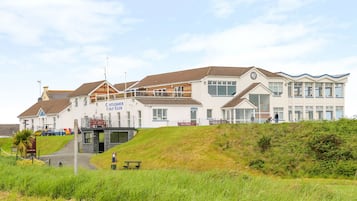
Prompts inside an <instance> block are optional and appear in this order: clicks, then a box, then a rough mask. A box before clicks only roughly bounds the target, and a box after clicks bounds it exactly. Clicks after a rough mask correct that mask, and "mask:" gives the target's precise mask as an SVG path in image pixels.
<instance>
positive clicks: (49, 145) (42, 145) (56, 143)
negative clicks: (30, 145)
mask: <svg viewBox="0 0 357 201" xmlns="http://www.w3.org/2000/svg"><path fill="white" fill-rule="evenodd" d="M73 138H74V136H73V135H66V136H39V137H36V143H37V154H38V153H39V152H40V155H47V154H52V153H54V152H56V151H59V150H60V149H61V148H63V147H64V146H65V145H66V144H67V143H68V142H69V141H71V140H73Z"/></svg>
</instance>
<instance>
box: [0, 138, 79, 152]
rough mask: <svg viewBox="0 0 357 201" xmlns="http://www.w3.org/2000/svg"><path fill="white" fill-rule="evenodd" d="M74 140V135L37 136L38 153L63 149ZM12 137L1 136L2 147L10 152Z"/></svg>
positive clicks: (0, 143) (0, 144)
mask: <svg viewBox="0 0 357 201" xmlns="http://www.w3.org/2000/svg"><path fill="white" fill-rule="evenodd" d="M71 140H73V135H68V136H38V137H36V143H37V146H36V147H37V154H40V155H47V154H52V153H54V152H56V151H59V150H60V149H62V148H63V147H64V146H65V145H66V144H67V143H68V142H69V141H71ZM12 142H13V139H12V138H0V147H1V148H2V149H3V150H4V151H6V152H8V153H10V152H11V147H12Z"/></svg>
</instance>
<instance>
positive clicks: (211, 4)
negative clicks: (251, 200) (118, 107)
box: [0, 0, 357, 123]
mask: <svg viewBox="0 0 357 201" xmlns="http://www.w3.org/2000/svg"><path fill="white" fill-rule="evenodd" d="M356 2H357V1H352V0H341V1H333V0H231V1H228V0H195V1H192V0H180V1H165V0H151V1H139V0H123V1H119V0H115V1H114V0H113V1H109V0H108V1H104V0H103V1H99V0H98V1H91V0H86V1H82V0H76V1H71V0H57V1H56V0H53V1H48V0H31V1H27V0H13V1H5V0H0V44H1V45H0V67H1V74H0V82H1V85H0V87H1V92H2V99H1V115H0V123H18V119H17V116H18V115H19V114H20V113H21V112H23V111H24V110H25V109H27V108H28V107H30V106H31V105H32V104H34V103H35V102H36V100H37V98H38V97H39V94H40V89H39V88H40V87H39V83H38V82H37V81H38V80H41V85H42V86H44V85H46V86H49V89H52V90H60V89H68V90H74V89H76V88H77V87H79V86H80V85H81V84H82V83H85V82H93V81H98V80H103V79H104V68H105V66H106V65H107V62H108V69H107V71H108V74H107V75H108V76H107V77H108V80H109V81H110V82H111V83H113V84H115V83H120V82H124V81H125V80H127V81H133V80H140V79H142V78H143V77H144V76H146V75H149V74H156V73H164V72H169V71H176V70H182V69H189V68H196V67H203V66H209V65H217V66H243V67H244V66H257V67H261V68H264V69H266V70H269V71H272V72H280V71H282V72H285V73H288V74H293V75H297V74H302V73H310V74H312V75H320V74H325V73H328V74H343V73H351V75H350V77H349V82H348V84H347V88H346V93H347V94H346V115H347V116H350V117H351V116H352V115H354V114H357V106H355V103H356V102H357V94H356V92H355V90H353V87H354V86H357V85H356V84H357V38H356V36H357V14H356V12H355V8H357V3H356ZM107 58H108V59H107ZM125 75H126V76H125Z"/></svg>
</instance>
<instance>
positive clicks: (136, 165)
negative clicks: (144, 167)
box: [123, 160, 141, 169]
mask: <svg viewBox="0 0 357 201" xmlns="http://www.w3.org/2000/svg"><path fill="white" fill-rule="evenodd" d="M140 166H141V161H134V160H130V161H124V165H123V168H124V169H140Z"/></svg>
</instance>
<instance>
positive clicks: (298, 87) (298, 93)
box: [294, 82, 302, 97]
mask: <svg viewBox="0 0 357 201" xmlns="http://www.w3.org/2000/svg"><path fill="white" fill-rule="evenodd" d="M294 96H295V97H302V82H295V83H294Z"/></svg>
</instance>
